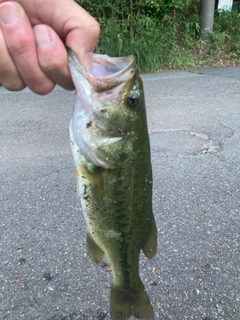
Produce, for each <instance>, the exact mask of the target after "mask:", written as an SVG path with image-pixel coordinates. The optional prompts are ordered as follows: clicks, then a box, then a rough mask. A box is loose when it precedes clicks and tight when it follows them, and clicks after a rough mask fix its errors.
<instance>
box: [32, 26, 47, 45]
mask: <svg viewBox="0 0 240 320" xmlns="http://www.w3.org/2000/svg"><path fill="white" fill-rule="evenodd" d="M34 32H35V37H36V41H37V45H38V46H39V47H40V46H42V45H48V44H49V42H50V41H51V36H50V34H49V30H48V28H47V27H46V26H43V25H38V26H35V28H34Z"/></svg>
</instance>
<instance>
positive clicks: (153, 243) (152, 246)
mask: <svg viewBox="0 0 240 320" xmlns="http://www.w3.org/2000/svg"><path fill="white" fill-rule="evenodd" d="M142 251H143V253H144V254H145V256H146V257H147V258H148V259H152V258H153V257H154V256H155V254H156V252H157V227H156V223H155V219H154V216H153V214H151V217H150V228H149V235H148V238H147V241H146V243H145V245H144V247H143V248H142Z"/></svg>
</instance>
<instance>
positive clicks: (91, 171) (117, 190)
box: [68, 51, 157, 320]
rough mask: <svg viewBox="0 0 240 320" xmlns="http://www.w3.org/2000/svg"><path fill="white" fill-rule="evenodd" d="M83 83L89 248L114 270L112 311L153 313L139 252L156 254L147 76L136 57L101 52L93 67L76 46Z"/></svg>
mask: <svg viewBox="0 0 240 320" xmlns="http://www.w3.org/2000/svg"><path fill="white" fill-rule="evenodd" d="M68 54H69V66H70V70H71V75H72V79H73V82H74V84H75V87H76V98H75V99H76V100H75V108H74V112H73V116H72V119H71V122H70V139H71V147H72V153H73V158H74V162H75V168H76V176H77V186H78V193H79V196H80V199H81V205H82V209H83V213H84V216H85V220H86V223H87V252H88V255H89V256H90V258H91V260H92V261H93V262H94V263H100V262H101V261H102V259H103V257H104V255H106V257H107V259H108V261H109V263H110V266H111V269H112V275H113V280H112V285H111V295H110V315H111V319H112V320H125V319H127V318H129V317H130V316H134V317H136V318H139V319H146V320H149V319H153V318H154V317H153V309H152V306H151V304H150V301H149V298H148V295H147V293H146V291H145V289H144V285H143V283H142V281H141V279H140V277H139V254H140V251H141V250H142V251H143V252H144V254H145V255H146V256H147V257H148V258H150V259H151V258H153V256H154V255H155V253H156V250H157V231H156V225H155V220H154V216H153V213H152V170H151V160H150V148H149V137H148V130H147V121H146V111H145V102H144V92H143V85H142V81H141V79H140V77H139V75H138V73H137V71H136V69H135V59H134V57H133V56H129V57H124V58H111V57H109V56H106V55H94V56H93V59H94V63H93V70H92V72H91V73H90V72H87V71H86V70H85V69H84V67H83V66H82V65H81V64H80V63H79V61H78V60H77V58H76V56H75V55H74V53H73V52H72V51H69V53H68Z"/></svg>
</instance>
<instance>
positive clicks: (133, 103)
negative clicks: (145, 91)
mask: <svg viewBox="0 0 240 320" xmlns="http://www.w3.org/2000/svg"><path fill="white" fill-rule="evenodd" d="M139 98H140V97H139V93H138V92H137V91H131V92H130V93H129V95H128V96H127V99H126V102H127V106H128V107H129V108H130V109H136V107H137V106H138V104H139V100H140V99H139Z"/></svg>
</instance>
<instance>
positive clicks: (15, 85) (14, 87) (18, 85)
mask: <svg viewBox="0 0 240 320" xmlns="http://www.w3.org/2000/svg"><path fill="white" fill-rule="evenodd" d="M2 86H3V87H4V88H5V89H7V90H8V91H21V90H23V89H24V88H26V85H25V84H24V83H23V82H22V81H21V80H19V81H14V82H12V81H2Z"/></svg>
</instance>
